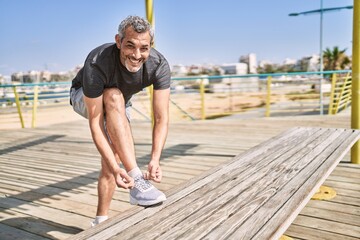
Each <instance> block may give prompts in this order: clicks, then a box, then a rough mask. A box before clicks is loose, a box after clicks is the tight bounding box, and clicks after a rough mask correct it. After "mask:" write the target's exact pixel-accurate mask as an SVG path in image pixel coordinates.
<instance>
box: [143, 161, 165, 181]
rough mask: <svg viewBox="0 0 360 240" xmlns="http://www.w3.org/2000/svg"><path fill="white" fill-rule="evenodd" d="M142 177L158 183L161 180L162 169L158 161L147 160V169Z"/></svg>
mask: <svg viewBox="0 0 360 240" xmlns="http://www.w3.org/2000/svg"><path fill="white" fill-rule="evenodd" d="M144 178H145V179H147V180H153V181H154V182H158V183H159V182H161V179H162V171H161V168H160V165H159V162H158V161H150V162H149V165H148V171H147V172H146V173H145V174H144Z"/></svg>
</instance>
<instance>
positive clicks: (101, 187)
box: [96, 157, 120, 216]
mask: <svg viewBox="0 0 360 240" xmlns="http://www.w3.org/2000/svg"><path fill="white" fill-rule="evenodd" d="M116 160H117V161H118V163H120V160H119V158H118V157H117V158H116ZM115 188H116V183H115V178H114V175H113V174H112V172H111V171H110V169H109V167H108V165H107V164H106V162H105V161H104V160H103V159H102V158H101V171H100V175H99V182H98V206H97V212H96V216H107V215H108V211H109V208H110V203H111V199H112V196H113V195H114V191H115Z"/></svg>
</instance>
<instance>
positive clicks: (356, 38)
mask: <svg viewBox="0 0 360 240" xmlns="http://www.w3.org/2000/svg"><path fill="white" fill-rule="evenodd" d="M352 42H353V48H352V104H351V128H353V129H360V84H359V82H360V44H359V42H360V1H359V0H354V12H353V41H352ZM351 162H352V163H356V164H360V144H359V141H358V142H357V143H356V144H355V145H354V146H353V147H352V148H351Z"/></svg>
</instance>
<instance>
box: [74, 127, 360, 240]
mask: <svg viewBox="0 0 360 240" xmlns="http://www.w3.org/2000/svg"><path fill="white" fill-rule="evenodd" d="M359 137H360V132H359V131H355V130H351V129H329V128H292V129H289V130H288V131H286V132H284V133H282V134H280V135H278V136H276V137H273V138H271V139H269V140H267V141H265V142H263V143H262V144H260V145H258V146H256V147H254V148H252V149H250V150H247V151H246V152H244V153H242V154H240V155H238V156H236V157H235V158H234V159H233V160H232V161H230V162H228V163H226V164H223V165H221V166H218V167H216V168H214V169H211V170H210V171H208V172H206V173H204V174H202V175H201V176H199V177H196V178H195V179H192V180H190V181H189V182H187V183H186V184H183V185H181V186H178V187H177V188H175V189H172V190H171V191H170V192H168V193H167V195H168V200H167V201H166V202H165V203H164V204H162V205H160V206H156V207H150V208H142V207H135V208H132V209H130V210H128V211H126V212H124V213H121V214H119V215H117V216H115V217H113V218H111V219H109V220H108V221H105V222H104V223H102V224H100V225H98V226H96V227H94V228H90V229H88V230H86V231H83V232H81V233H79V234H77V235H75V236H73V238H72V239H108V238H111V239H146V240H148V239H200V238H204V239H279V237H280V236H281V235H282V234H283V233H284V232H285V231H286V229H287V228H288V226H289V225H290V224H291V223H292V221H293V220H294V219H295V217H296V216H297V215H298V214H299V212H300V211H301V209H302V208H303V207H304V206H305V205H306V203H307V202H308V201H309V200H310V198H311V197H312V196H313V194H314V193H315V192H316V191H317V189H318V188H319V187H320V186H321V184H322V183H323V182H324V181H325V179H326V178H327V177H328V176H329V174H330V173H331V172H332V170H333V169H334V168H335V167H336V165H337V164H338V163H339V161H340V160H341V159H342V158H343V157H344V155H345V154H346V153H347V151H348V150H349V149H350V148H351V146H352V145H353V144H354V143H355V142H356V141H357V140H358V139H359ZM199 161H201V159H199Z"/></svg>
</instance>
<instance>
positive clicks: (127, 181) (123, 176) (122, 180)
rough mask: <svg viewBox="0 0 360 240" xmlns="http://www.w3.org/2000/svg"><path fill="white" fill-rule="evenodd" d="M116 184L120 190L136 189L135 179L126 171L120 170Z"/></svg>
mask: <svg viewBox="0 0 360 240" xmlns="http://www.w3.org/2000/svg"><path fill="white" fill-rule="evenodd" d="M115 182H116V185H117V186H118V187H120V188H124V189H129V188H133V187H134V179H133V178H132V177H130V176H129V175H128V174H127V172H126V171H125V170H124V169H121V168H119V169H118V170H117V171H116V172H115Z"/></svg>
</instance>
